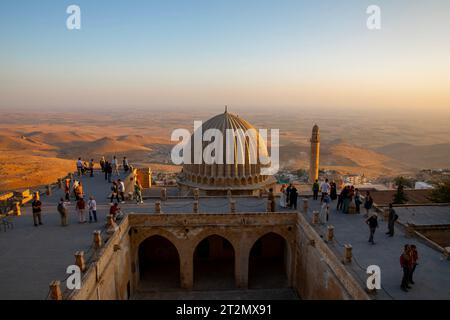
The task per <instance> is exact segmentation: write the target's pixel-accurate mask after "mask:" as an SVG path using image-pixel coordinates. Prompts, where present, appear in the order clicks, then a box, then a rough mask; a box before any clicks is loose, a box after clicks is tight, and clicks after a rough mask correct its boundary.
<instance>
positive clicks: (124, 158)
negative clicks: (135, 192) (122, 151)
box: [122, 157, 130, 173]
mask: <svg viewBox="0 0 450 320" xmlns="http://www.w3.org/2000/svg"><path fill="white" fill-rule="evenodd" d="M122 166H123V171H124V172H125V173H127V172H128V170H129V169H130V164H129V163H128V159H127V157H123V161H122Z"/></svg>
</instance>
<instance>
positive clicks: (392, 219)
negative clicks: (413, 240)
mask: <svg viewBox="0 0 450 320" xmlns="http://www.w3.org/2000/svg"><path fill="white" fill-rule="evenodd" d="M397 219H398V215H397V213H396V212H395V210H394V208H393V206H392V203H389V216H388V232H386V234H388V235H389V237H393V236H394V229H395V228H394V226H395V221H397Z"/></svg>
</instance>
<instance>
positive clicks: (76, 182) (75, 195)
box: [72, 180, 80, 201]
mask: <svg viewBox="0 0 450 320" xmlns="http://www.w3.org/2000/svg"><path fill="white" fill-rule="evenodd" d="M79 183H80V182H79V181H78V180H74V182H73V184H72V191H73V196H74V197H75V201H78V198H77V188H78V184H79Z"/></svg>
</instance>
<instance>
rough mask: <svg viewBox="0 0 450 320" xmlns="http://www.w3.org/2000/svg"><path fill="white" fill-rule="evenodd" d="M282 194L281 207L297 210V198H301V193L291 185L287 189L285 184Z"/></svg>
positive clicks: (281, 190) (282, 187)
mask: <svg viewBox="0 0 450 320" xmlns="http://www.w3.org/2000/svg"><path fill="white" fill-rule="evenodd" d="M280 192H281V196H280V207H282V208H289V209H294V210H297V198H298V196H299V192H298V190H297V188H296V187H295V185H293V184H292V183H290V184H289V186H288V187H286V185H284V184H283V185H282V186H281V189H280Z"/></svg>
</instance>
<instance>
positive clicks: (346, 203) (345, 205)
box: [342, 186, 351, 213]
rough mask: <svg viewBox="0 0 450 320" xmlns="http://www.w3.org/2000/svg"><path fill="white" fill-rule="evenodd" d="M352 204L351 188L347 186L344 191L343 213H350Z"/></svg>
mask: <svg viewBox="0 0 450 320" xmlns="http://www.w3.org/2000/svg"><path fill="white" fill-rule="evenodd" d="M350 202H351V195H350V186H345V187H344V191H343V193H342V212H343V213H349V212H350V211H349V210H350Z"/></svg>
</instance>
